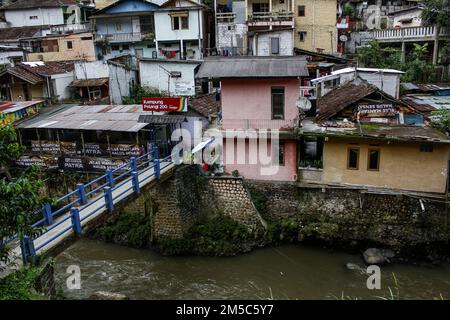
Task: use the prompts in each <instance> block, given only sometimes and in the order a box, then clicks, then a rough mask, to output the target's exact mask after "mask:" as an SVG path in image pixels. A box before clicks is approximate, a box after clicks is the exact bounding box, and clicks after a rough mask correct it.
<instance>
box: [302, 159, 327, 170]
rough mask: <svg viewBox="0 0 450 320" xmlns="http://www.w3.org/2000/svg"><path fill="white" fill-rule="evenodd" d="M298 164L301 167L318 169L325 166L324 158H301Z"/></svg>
mask: <svg viewBox="0 0 450 320" xmlns="http://www.w3.org/2000/svg"><path fill="white" fill-rule="evenodd" d="M298 165H299V167H301V168H316V169H322V168H323V163H322V160H300V161H299V163H298Z"/></svg>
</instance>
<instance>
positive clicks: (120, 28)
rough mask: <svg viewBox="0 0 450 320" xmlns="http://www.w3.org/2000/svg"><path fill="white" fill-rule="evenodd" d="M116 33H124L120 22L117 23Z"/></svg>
mask: <svg viewBox="0 0 450 320" xmlns="http://www.w3.org/2000/svg"><path fill="white" fill-rule="evenodd" d="M116 31H122V24H121V23H119V22H117V23H116Z"/></svg>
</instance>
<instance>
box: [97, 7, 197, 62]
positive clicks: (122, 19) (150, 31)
mask: <svg viewBox="0 0 450 320" xmlns="http://www.w3.org/2000/svg"><path fill="white" fill-rule="evenodd" d="M205 10H206V8H205V6H203V5H201V4H200V3H198V2H194V1H190V0H183V1H167V2H165V3H163V4H161V6H159V5H157V4H155V3H152V2H149V1H145V0H119V1H117V2H115V3H113V4H112V5H110V6H107V7H105V8H103V9H101V10H99V11H97V12H96V13H95V15H93V16H92V17H91V19H92V20H93V21H94V24H95V41H96V46H97V52H98V56H99V57H100V58H105V59H109V58H112V57H116V56H119V55H123V54H131V55H132V56H133V57H135V58H137V59H140V58H153V59H201V58H202V57H203V53H202V51H203V41H204V32H205V29H204V12H205ZM134 63H136V64H137V62H136V61H135V62H134Z"/></svg>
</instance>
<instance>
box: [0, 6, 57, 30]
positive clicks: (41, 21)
mask: <svg viewBox="0 0 450 320" xmlns="http://www.w3.org/2000/svg"><path fill="white" fill-rule="evenodd" d="M35 16H37V19H30V17H35ZM5 20H6V21H7V22H8V23H9V27H29V26H44V25H58V24H64V16H63V10H62V8H33V9H24V10H6V11H5Z"/></svg>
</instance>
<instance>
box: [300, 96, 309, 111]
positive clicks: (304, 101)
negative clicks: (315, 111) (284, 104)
mask: <svg viewBox="0 0 450 320" xmlns="http://www.w3.org/2000/svg"><path fill="white" fill-rule="evenodd" d="M297 108H299V109H300V110H302V111H303V112H307V111H309V110H310V109H311V101H309V100H308V98H306V97H300V98H298V100H297Z"/></svg>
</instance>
